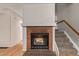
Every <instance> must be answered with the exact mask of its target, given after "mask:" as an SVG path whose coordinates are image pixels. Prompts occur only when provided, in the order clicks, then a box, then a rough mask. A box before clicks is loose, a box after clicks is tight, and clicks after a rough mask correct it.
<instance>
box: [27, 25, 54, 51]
mask: <svg viewBox="0 0 79 59" xmlns="http://www.w3.org/2000/svg"><path fill="white" fill-rule="evenodd" d="M52 33H53V31H52V26H28V27H27V44H26V45H27V51H31V50H43V51H44V50H48V51H52V49H53V40H52V36H53V35H52Z"/></svg>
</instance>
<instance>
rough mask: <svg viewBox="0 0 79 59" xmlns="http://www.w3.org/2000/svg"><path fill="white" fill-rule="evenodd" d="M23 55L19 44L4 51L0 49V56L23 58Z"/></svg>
mask: <svg viewBox="0 0 79 59" xmlns="http://www.w3.org/2000/svg"><path fill="white" fill-rule="evenodd" d="M23 54H24V51H22V45H21V44H18V45H16V46H13V47H10V48H6V49H0V56H23Z"/></svg>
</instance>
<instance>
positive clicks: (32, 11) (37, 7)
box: [23, 3, 56, 26]
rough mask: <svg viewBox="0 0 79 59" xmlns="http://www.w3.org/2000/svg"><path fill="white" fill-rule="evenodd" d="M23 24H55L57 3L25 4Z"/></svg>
mask: <svg viewBox="0 0 79 59" xmlns="http://www.w3.org/2000/svg"><path fill="white" fill-rule="evenodd" d="M23 12H24V20H23V26H55V25H56V24H55V22H54V21H55V4H54V3H52V4H42V3H41V4H40V3H38V4H24V11H23Z"/></svg>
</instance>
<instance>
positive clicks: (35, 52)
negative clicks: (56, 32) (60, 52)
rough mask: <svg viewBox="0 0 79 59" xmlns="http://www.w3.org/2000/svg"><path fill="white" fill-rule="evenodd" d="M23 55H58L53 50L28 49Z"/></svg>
mask: <svg viewBox="0 0 79 59" xmlns="http://www.w3.org/2000/svg"><path fill="white" fill-rule="evenodd" d="M23 56H56V54H55V53H54V52H52V51H27V52H25V53H24V55H23Z"/></svg>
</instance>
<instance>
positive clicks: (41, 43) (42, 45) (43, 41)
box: [31, 33, 48, 49]
mask: <svg viewBox="0 0 79 59" xmlns="http://www.w3.org/2000/svg"><path fill="white" fill-rule="evenodd" d="M31 48H32V49H48V33H31Z"/></svg>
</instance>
